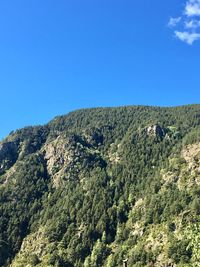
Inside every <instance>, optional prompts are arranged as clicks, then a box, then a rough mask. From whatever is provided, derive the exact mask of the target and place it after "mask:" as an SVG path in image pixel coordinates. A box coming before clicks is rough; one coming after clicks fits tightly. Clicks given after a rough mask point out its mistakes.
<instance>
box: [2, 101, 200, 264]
mask: <svg viewBox="0 0 200 267" xmlns="http://www.w3.org/2000/svg"><path fill="white" fill-rule="evenodd" d="M199 244H200V105H188V106H182V107H174V108H160V107H147V106H130V107H119V108H95V109H83V110H77V111H75V112H71V113H69V114H67V115H66V116H60V117H56V118H55V119H54V120H52V121H50V122H49V123H48V124H47V125H44V126H37V127H27V128H24V129H20V130H17V131H16V132H12V133H11V134H10V135H9V136H8V137H6V138H5V139H4V140H3V141H2V142H1V143H0V266H2V267H7V266H10V267H24V266H29V267H32V266H37V267H51V266H58V267H82V266H84V267H120V266H122V265H123V260H125V259H127V260H128V267H143V266H155V267H164V266H166V267H167V266H177V267H189V266H192V267H193V266H194V267H196V266H197V267H199V266H200V264H199V263H200V249H199Z"/></svg>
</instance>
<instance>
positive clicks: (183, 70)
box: [0, 0, 200, 139]
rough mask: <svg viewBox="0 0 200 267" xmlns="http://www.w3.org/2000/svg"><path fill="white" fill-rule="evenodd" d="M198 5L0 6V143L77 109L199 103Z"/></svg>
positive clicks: (39, 2) (171, 0) (59, 0)
mask: <svg viewBox="0 0 200 267" xmlns="http://www.w3.org/2000/svg"><path fill="white" fill-rule="evenodd" d="M195 1H196V3H194V2H195ZM198 2H199V1H198V0H188V1H180V0H168V1H160V0H151V1H149V0H140V1H135V0H126V1H124V0H123V1H122V0H84V1H83V0H73V1H69V0H54V1H53V0H28V1H27V0H18V1H16V0H9V1H8V0H1V1H0V96H1V98H0V99H1V103H0V125H1V127H0V139H1V138H2V137H4V136H6V135H7V134H8V133H9V132H10V131H11V130H15V129H17V128H21V127H24V126H26V125H35V124H43V123H46V122H48V121H49V120H50V119H52V118H53V117H54V116H56V115H60V114H65V113H67V112H69V111H71V110H74V109H77V108H82V107H96V106H120V105H135V104H144V105H161V106H173V105H183V104H188V103H199V102H200V90H199V89H200V75H199V70H200V40H199V38H198V34H199V33H198V27H197V25H196V24H198V21H199V20H198V18H200V16H199V15H198V14H195V17H194V16H189V14H186V8H187V7H188V6H187V5H189V4H191V5H193V6H192V8H193V9H192V11H191V9H190V12H193V11H194V8H196V12H198ZM194 4H195V6H194ZM196 4H197V5H196ZM190 7H191V6H190ZM191 20H193V22H191ZM186 23H190V24H191V25H192V23H196V24H195V25H196V28H195V27H193V28H186V27H185V24H186ZM178 33H179V34H178ZM194 34H196V35H195V36H194ZM191 35H192V36H191ZM191 38H192V39H191Z"/></svg>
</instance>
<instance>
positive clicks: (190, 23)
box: [185, 19, 200, 29]
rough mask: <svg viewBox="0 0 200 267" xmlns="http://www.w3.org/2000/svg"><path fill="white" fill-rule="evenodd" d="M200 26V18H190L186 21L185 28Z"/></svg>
mask: <svg viewBox="0 0 200 267" xmlns="http://www.w3.org/2000/svg"><path fill="white" fill-rule="evenodd" d="M199 27H200V20H194V19H192V20H189V21H185V28H186V29H197V28H199Z"/></svg>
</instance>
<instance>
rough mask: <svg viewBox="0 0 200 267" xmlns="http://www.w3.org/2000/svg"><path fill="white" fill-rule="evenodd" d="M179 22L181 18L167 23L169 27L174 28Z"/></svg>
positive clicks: (171, 19)
mask: <svg viewBox="0 0 200 267" xmlns="http://www.w3.org/2000/svg"><path fill="white" fill-rule="evenodd" d="M180 21H181V17H178V18H170V20H169V22H168V26H169V27H175V26H176V25H177V24H178V23H179V22H180Z"/></svg>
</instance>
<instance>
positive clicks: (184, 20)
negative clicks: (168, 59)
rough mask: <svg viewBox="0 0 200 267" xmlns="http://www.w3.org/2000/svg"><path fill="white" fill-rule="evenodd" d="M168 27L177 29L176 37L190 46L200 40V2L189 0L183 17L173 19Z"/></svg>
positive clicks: (199, 0)
mask: <svg viewBox="0 0 200 267" xmlns="http://www.w3.org/2000/svg"><path fill="white" fill-rule="evenodd" d="M168 27H169V28H175V29H174V34H175V36H176V37H177V38H178V39H179V40H180V41H183V42H185V43H187V44H189V45H192V44H193V43H194V42H195V41H197V40H200V0H187V1H186V3H185V7H184V10H183V11H182V14H181V16H178V17H175V18H173V17H171V18H170V20H169V22H168Z"/></svg>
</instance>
